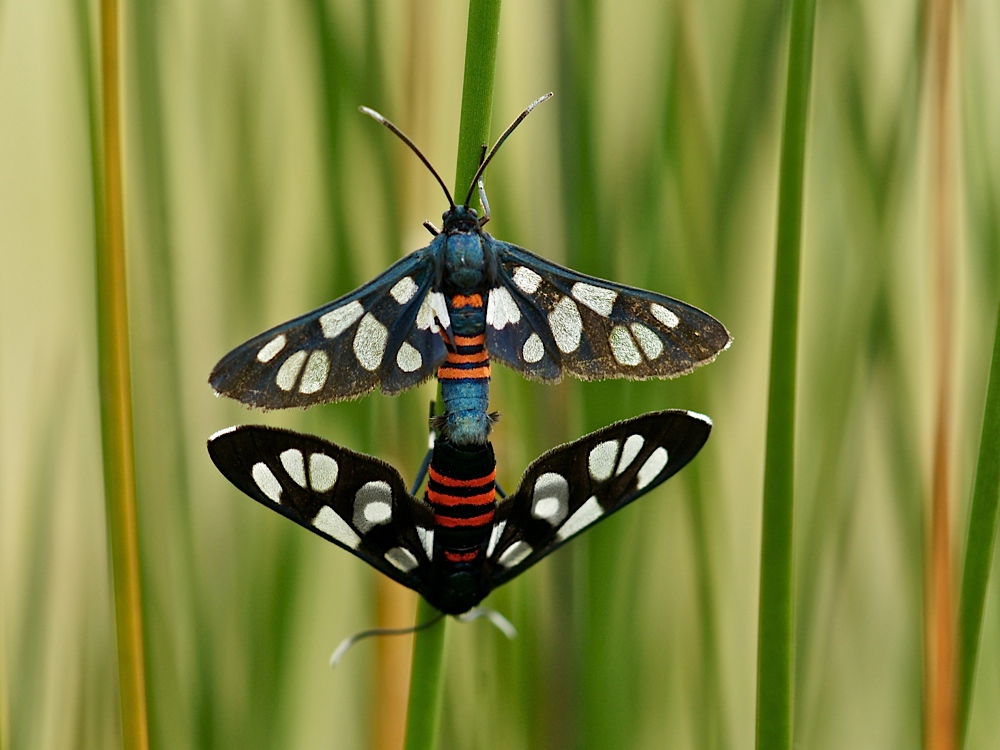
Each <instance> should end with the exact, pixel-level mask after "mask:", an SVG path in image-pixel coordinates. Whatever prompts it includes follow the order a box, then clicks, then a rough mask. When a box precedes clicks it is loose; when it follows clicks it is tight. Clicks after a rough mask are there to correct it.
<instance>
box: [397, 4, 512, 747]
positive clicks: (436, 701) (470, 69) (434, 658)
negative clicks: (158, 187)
mask: <svg viewBox="0 0 1000 750" xmlns="http://www.w3.org/2000/svg"><path fill="white" fill-rule="evenodd" d="M500 4H501V3H500V0H470V2H469V25H468V29H467V31H466V37H465V73H464V77H463V81H462V115H461V121H460V123H459V133H458V159H457V165H456V168H455V189H454V194H455V195H454V198H455V201H456V202H458V201H462V200H464V199H465V193H466V191H468V189H469V185H470V184H471V183H472V178H473V177H474V176H475V174H476V171H477V170H478V169H479V158H480V149H481V147H482V145H483V144H484V143H489V140H490V123H491V120H492V116H493V84H494V81H495V79H496V62H497V42H498V41H499V30H500ZM469 206H470V207H471V208H478V207H479V195H478V192H476V191H473V195H472V199H471V200H470V201H469ZM440 408H441V389H440V386H439V387H438V409H439V410H440ZM437 614H438V613H437V610H436V609H434V607H432V606H431V605H430V604H428V603H427V601H426V600H424V599H423V598H421V599H420V603H419V605H418V606H417V620H416V621H417V624H418V625H419V624H420V623H423V622H426V621H428V620H430V619H431V618H433V617H435V616H436V615H437ZM447 621H448V620H447V618H443V619H442V620H441V622H440V623H438V624H437V625H434V626H432V627H429V628H426V629H424V630H420V631H418V632H417V633H416V634H415V635H414V638H413V666H412V671H411V672H410V702H409V706H408V708H407V714H406V750H421V749H422V748H436V747H437V746H438V734H439V730H440V727H441V703H442V697H443V694H444V679H443V671H444V642H445V633H446V630H447V627H446V623H447Z"/></svg>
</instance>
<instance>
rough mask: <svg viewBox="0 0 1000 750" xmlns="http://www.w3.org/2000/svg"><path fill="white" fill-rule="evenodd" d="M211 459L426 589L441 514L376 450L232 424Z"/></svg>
mask: <svg viewBox="0 0 1000 750" xmlns="http://www.w3.org/2000/svg"><path fill="white" fill-rule="evenodd" d="M208 452H209V454H210V455H211V457H212V461H214V462H215V465H216V466H217V467H218V468H219V471H221V472H222V473H223V474H224V475H225V476H226V478H227V479H229V481H230V482H232V483H233V484H234V485H236V487H237V488H239V489H240V490H242V491H243V492H245V493H246V494H247V495H249V496H250V497H252V498H253V499H254V500H256V501H257V502H259V503H260V504H261V505H265V506H267V507H268V508H270V509H271V510H274V511H277V512H278V513H281V514H282V515H283V516H285V517H287V518H290V519H291V520H293V521H295V523H297V524H299V525H300V526H304V527H305V528H307V529H309V530H310V531H312V532H313V533H315V534H319V535H320V536H321V537H323V538H324V539H327V540H329V541H331V542H333V543H334V544H336V545H338V546H340V547H343V548H344V549H346V550H347V551H348V552H350V553H352V554H354V555H357V556H358V557H360V558H361V559H362V560H364V561H365V562H366V563H368V564H369V565H371V566H372V567H374V568H377V569H378V570H380V571H381V572H383V573H385V574H386V575H387V576H389V577H390V578H392V579H393V580H395V581H398V582H399V583H401V584H403V585H404V586H408V587H409V588H412V589H415V590H416V591H418V592H420V591H421V590H422V589H423V581H424V575H425V571H426V570H427V569H428V559H429V555H430V553H429V552H428V551H427V550H429V549H431V546H430V545H431V540H432V538H433V533H432V529H433V524H434V517H433V516H434V514H433V512H432V511H431V510H430V508H429V507H428V506H426V505H424V504H423V503H421V502H419V501H418V500H417V499H416V498H414V497H413V496H412V495H410V493H409V492H408V491H407V489H406V485H405V484H404V483H403V480H402V478H401V477H400V476H399V472H397V471H396V470H395V469H394V468H392V467H391V466H389V465H388V464H386V463H384V462H382V461H379V460H378V459H377V458H372V457H371V456H366V455H363V454H361V453H355V452H354V451H351V450H348V449H346V448H341V447H340V446H338V445H334V444H333V443H330V442H327V441H326V440H322V439H320V438H317V437H313V436H312V435H303V434H300V433H297V432H291V431H289V430H280V429H276V428H273V427H261V426H254V425H246V426H242V427H230V428H229V429H226V430H222V431H221V432H218V433H216V434H215V435H213V436H212V437H211V438H209V441H208Z"/></svg>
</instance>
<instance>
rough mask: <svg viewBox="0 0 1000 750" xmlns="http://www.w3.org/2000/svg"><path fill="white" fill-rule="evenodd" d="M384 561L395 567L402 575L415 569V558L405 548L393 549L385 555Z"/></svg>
mask: <svg viewBox="0 0 1000 750" xmlns="http://www.w3.org/2000/svg"><path fill="white" fill-rule="evenodd" d="M385 559H386V560H388V561H389V562H391V563H392V564H393V565H395V566H396V567H397V568H399V569H400V570H401V571H403V572H404V573H409V572H410V571H411V570H413V569H414V568H415V567H417V558H415V557H414V556H413V553H412V552H410V550H408V549H406V548H405V547H393V548H392V549H391V550H389V551H388V552H386V553H385Z"/></svg>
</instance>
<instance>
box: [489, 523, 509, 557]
mask: <svg viewBox="0 0 1000 750" xmlns="http://www.w3.org/2000/svg"><path fill="white" fill-rule="evenodd" d="M505 528H507V519H506V518H505V519H504V520H502V521H501V522H500V523H497V524H494V525H493V531H492V532H491V533H490V543H489V545H487V547H486V556H487V557H490V556H492V555H493V550H495V549H496V548H497V542H499V541H500V537H501V536H503V530H504V529H505Z"/></svg>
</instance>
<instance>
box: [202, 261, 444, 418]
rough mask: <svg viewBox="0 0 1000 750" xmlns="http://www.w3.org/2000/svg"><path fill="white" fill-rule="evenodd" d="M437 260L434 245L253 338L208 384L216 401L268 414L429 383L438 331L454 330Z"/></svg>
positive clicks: (439, 348) (440, 347)
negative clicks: (437, 285) (268, 411)
mask: <svg viewBox="0 0 1000 750" xmlns="http://www.w3.org/2000/svg"><path fill="white" fill-rule="evenodd" d="M435 258H436V254H435V245H434V243H433V242H432V243H431V245H429V246H428V247H425V248H423V249H422V250H417V251H416V252H414V253H411V254H410V255H408V256H407V257H405V258H403V259H401V260H399V261H397V262H396V263H395V264H393V265H392V266H390V267H389V268H388V269H386V271H384V272H383V273H382V274H381V275H380V276H378V277H377V278H375V279H374V280H372V281H370V282H368V283H367V284H365V285H364V286H362V287H359V288H358V289H356V290H355V291H353V292H351V293H350V294H348V295H345V296H344V297H341V298H340V299H337V300H334V301H333V302H330V303H329V304H327V305H324V306H323V307H320V308H318V309H316V310H313V311H312V312H310V313H306V314H305V315H302V316H301V317H298V318H295V319H294V320H291V321H289V322H287V323H283V324H282V325H279V326H276V327H275V328H272V329H271V330H269V331H265V332H264V333H262V334H260V335H259V336H255V337H254V338H252V339H250V340H249V341H247V342H246V343H244V344H241V345H240V346H238V347H236V348H235V349H233V351H231V352H229V354H227V355H226V356H225V357H223V358H222V359H221V360H220V361H219V363H218V364H217V365H216V366H215V369H214V370H212V375H211V376H210V378H209V382H210V383H211V384H212V387H213V388H214V389H215V391H216V393H219V394H221V395H224V396H229V397H230V398H234V399H236V400H237V401H241V402H243V403H244V404H247V405H248V406H257V407H262V408H265V409H284V408H287V407H290V406H301V407H306V406H311V405H313V404H320V403H326V402H330V401H341V400H344V399H350V398H356V397H358V396H363V395H364V394H366V393H368V392H370V391H372V390H374V389H375V388H376V387H381V389H382V392H383V393H387V394H393V393H399V392H400V391H403V390H405V389H407V388H411V387H412V386H415V385H418V384H420V383H422V382H424V381H425V380H427V379H428V378H430V377H432V376H433V375H434V373H435V372H436V371H437V367H438V365H439V364H440V363H441V361H442V360H443V359H444V358H445V346H444V342H443V341H442V338H441V335H440V333H439V331H441V330H442V329H444V330H445V331H449V330H450V325H451V323H450V321H449V319H448V310H447V307H446V305H445V299H444V297H443V296H442V295H441V294H440V293H439V292H436V291H434V283H435V280H436V276H437V273H438V271H437V268H436V261H435ZM449 335H450V334H449Z"/></svg>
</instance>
